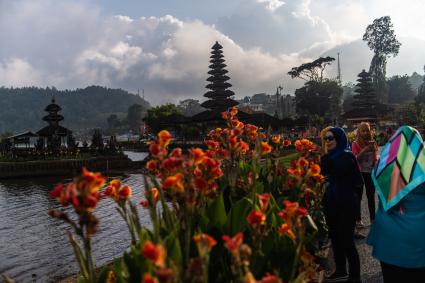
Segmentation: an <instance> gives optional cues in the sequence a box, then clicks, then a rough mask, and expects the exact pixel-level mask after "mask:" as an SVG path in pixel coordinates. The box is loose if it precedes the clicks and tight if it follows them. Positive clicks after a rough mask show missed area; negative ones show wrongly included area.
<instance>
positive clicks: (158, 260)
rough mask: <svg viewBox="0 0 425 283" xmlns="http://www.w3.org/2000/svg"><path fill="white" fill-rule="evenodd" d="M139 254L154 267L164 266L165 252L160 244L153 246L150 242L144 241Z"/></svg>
mask: <svg viewBox="0 0 425 283" xmlns="http://www.w3.org/2000/svg"><path fill="white" fill-rule="evenodd" d="M141 253H142V256H144V257H145V258H147V259H149V260H150V261H152V262H153V263H154V264H155V265H156V266H159V267H164V266H165V258H166V251H165V249H164V247H163V246H162V245H161V244H157V245H155V244H154V243H152V242H151V241H146V242H145V243H144V245H143V247H142V252H141Z"/></svg>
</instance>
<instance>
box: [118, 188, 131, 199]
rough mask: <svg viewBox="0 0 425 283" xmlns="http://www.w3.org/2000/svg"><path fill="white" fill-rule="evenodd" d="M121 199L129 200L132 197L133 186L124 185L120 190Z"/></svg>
mask: <svg viewBox="0 0 425 283" xmlns="http://www.w3.org/2000/svg"><path fill="white" fill-rule="evenodd" d="M118 195H119V197H120V199H123V200H127V199H129V198H131V188H130V186H128V185H125V186H122V187H121V188H120V190H119V191H118Z"/></svg>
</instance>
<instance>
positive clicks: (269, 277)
mask: <svg viewBox="0 0 425 283" xmlns="http://www.w3.org/2000/svg"><path fill="white" fill-rule="evenodd" d="M281 282H282V281H281V280H280V279H279V277H277V276H276V275H273V274H269V273H266V275H265V276H264V277H263V278H262V279H261V281H260V283H281Z"/></svg>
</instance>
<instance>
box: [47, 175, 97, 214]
mask: <svg viewBox="0 0 425 283" xmlns="http://www.w3.org/2000/svg"><path fill="white" fill-rule="evenodd" d="M104 183H105V178H104V177H103V176H102V175H101V174H100V173H93V172H90V171H88V170H87V169H86V168H83V173H82V174H81V176H79V177H78V178H76V179H75V180H74V182H72V183H69V184H67V185H64V184H58V185H56V187H55V188H54V190H53V191H51V192H50V193H49V195H50V197H52V198H56V199H58V200H59V201H60V203H61V204H62V205H63V206H67V205H69V204H72V206H73V207H74V208H75V210H76V211H77V212H78V213H79V214H81V213H83V212H86V211H92V210H93V209H94V208H95V207H96V205H97V202H98V201H99V199H100V198H101V194H100V192H99V189H100V188H101V187H102V186H103V184H104Z"/></svg>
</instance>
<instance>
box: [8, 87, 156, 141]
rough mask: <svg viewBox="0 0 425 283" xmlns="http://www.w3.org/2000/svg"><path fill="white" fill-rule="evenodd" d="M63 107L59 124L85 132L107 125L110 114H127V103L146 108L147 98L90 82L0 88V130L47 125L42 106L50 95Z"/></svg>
mask: <svg viewBox="0 0 425 283" xmlns="http://www.w3.org/2000/svg"><path fill="white" fill-rule="evenodd" d="M53 96H54V97H55V100H56V103H57V104H58V105H59V106H60V107H62V111H61V112H60V113H59V114H61V115H62V116H64V118H65V119H64V120H63V121H62V122H61V125H63V126H65V127H68V128H69V129H71V130H73V131H74V132H87V131H88V130H90V129H93V128H98V127H106V119H107V117H108V116H109V115H111V114H117V116H119V117H125V116H126V115H127V110H128V107H129V106H131V105H133V104H140V105H142V106H144V107H146V108H149V107H150V105H149V102H147V101H146V100H144V99H143V98H141V97H140V96H138V95H134V94H131V93H128V92H127V91H124V90H122V89H110V88H104V87H100V86H90V87H86V88H84V89H76V90H57V89H55V88H49V87H48V88H45V89H43V88H37V87H24V88H5V87H1V88H0V105H1V111H0V133H4V132H12V133H19V132H22V131H25V130H31V131H37V130H39V129H40V128H42V127H44V126H46V125H47V124H46V122H44V121H43V120H42V118H43V117H44V116H46V115H47V112H45V111H44V108H45V107H46V106H47V105H48V104H50V102H51V99H52V97H53Z"/></svg>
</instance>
